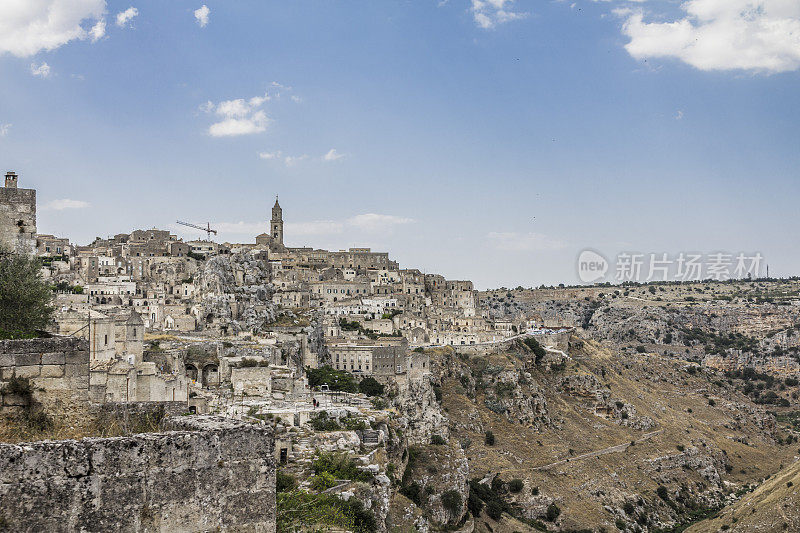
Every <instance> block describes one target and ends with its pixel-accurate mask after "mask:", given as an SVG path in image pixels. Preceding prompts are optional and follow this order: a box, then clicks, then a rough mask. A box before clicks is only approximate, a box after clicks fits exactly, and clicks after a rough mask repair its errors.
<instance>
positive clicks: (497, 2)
mask: <svg viewBox="0 0 800 533" xmlns="http://www.w3.org/2000/svg"><path fill="white" fill-rule="evenodd" d="M513 3H514V0H472V16H473V18H474V19H475V24H477V25H478V26H479V27H481V28H483V29H485V30H489V29H492V28H494V27H495V26H497V25H498V24H504V23H506V22H510V21H512V20H518V19H522V18H525V17H527V16H528V14H527V13H521V12H518V11H512V10H511V9H510V7H511V5H512V4H513Z"/></svg>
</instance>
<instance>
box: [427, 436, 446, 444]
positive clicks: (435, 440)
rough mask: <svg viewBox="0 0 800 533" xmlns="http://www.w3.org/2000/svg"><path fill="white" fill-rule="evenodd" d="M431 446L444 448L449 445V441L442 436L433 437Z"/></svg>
mask: <svg viewBox="0 0 800 533" xmlns="http://www.w3.org/2000/svg"><path fill="white" fill-rule="evenodd" d="M431 444H435V445H437V446H442V445H444V444H447V441H446V440H444V437H442V436H441V435H434V436H432V437H431Z"/></svg>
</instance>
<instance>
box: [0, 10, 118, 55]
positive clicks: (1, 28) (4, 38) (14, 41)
mask: <svg viewBox="0 0 800 533" xmlns="http://www.w3.org/2000/svg"><path fill="white" fill-rule="evenodd" d="M105 9H106V2H105V0H36V1H32V0H16V1H13V0H12V1H9V0H4V1H2V2H0V53H9V54H13V55H15V56H17V57H30V56H32V55H35V54H37V53H38V52H40V51H42V50H55V49H56V48H58V47H59V46H62V45H64V44H66V43H68V42H70V41H73V40H80V39H87V38H88V37H89V36H90V33H89V32H87V31H86V30H85V29H84V27H83V26H82V24H83V23H84V21H90V22H91V21H96V20H100V19H101V18H102V16H103V13H104V12H105Z"/></svg>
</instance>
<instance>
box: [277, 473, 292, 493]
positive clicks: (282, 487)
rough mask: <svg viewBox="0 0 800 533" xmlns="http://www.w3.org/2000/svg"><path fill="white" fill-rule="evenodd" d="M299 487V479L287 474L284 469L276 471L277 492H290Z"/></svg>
mask: <svg viewBox="0 0 800 533" xmlns="http://www.w3.org/2000/svg"><path fill="white" fill-rule="evenodd" d="M296 487H297V480H296V479H295V478H294V476H293V475H291V474H286V473H284V472H283V471H282V470H278V471H276V472H275V490H276V491H277V492H289V491H290V490H294V489H295V488H296Z"/></svg>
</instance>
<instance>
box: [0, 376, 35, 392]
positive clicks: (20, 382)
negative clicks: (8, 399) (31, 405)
mask: <svg viewBox="0 0 800 533" xmlns="http://www.w3.org/2000/svg"><path fill="white" fill-rule="evenodd" d="M2 392H3V394H16V395H18V396H27V397H30V396H31V395H32V394H33V386H32V385H31V382H30V380H29V379H28V378H19V377H16V376H14V377H13V378H11V379H9V380H8V381H7V382H6V384H5V386H4V387H3V391H2Z"/></svg>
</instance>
